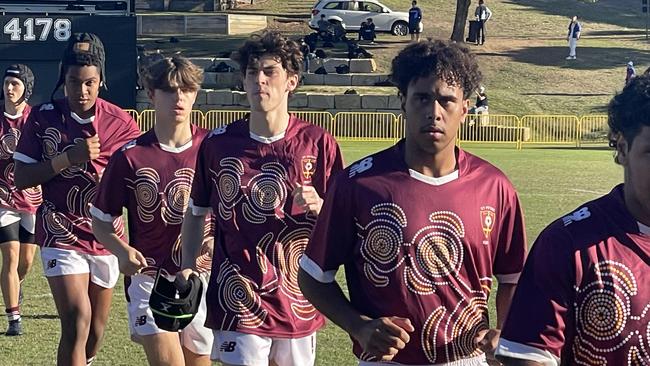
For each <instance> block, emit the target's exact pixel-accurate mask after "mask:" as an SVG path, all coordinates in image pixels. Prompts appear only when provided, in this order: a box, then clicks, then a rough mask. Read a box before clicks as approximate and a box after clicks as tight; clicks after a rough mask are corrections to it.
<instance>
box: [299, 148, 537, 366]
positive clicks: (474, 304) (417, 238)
mask: <svg viewBox="0 0 650 366" xmlns="http://www.w3.org/2000/svg"><path fill="white" fill-rule="evenodd" d="M457 152H458V170H457V171H456V172H454V173H453V174H451V175H449V176H447V177H442V178H431V177H424V176H422V175H421V174H418V173H417V172H415V171H411V170H409V168H408V166H407V165H406V163H405V162H404V142H400V143H399V144H397V145H396V146H393V147H391V148H389V149H387V150H384V151H382V152H379V153H377V154H374V155H371V156H369V157H367V158H365V159H363V160H361V161H359V162H357V163H356V164H353V165H352V166H350V167H348V168H347V169H346V171H345V172H344V173H343V174H341V175H339V176H338V177H337V178H336V180H335V181H334V184H333V185H332V187H331V191H330V193H329V194H328V196H327V198H326V200H325V205H324V207H323V210H322V211H321V214H320V216H319V218H318V222H317V224H316V227H315V228H314V233H313V235H312V239H311V242H310V243H309V246H308V247H307V250H306V252H305V255H304V256H303V258H302V259H301V261H300V266H301V268H303V269H304V270H305V271H306V272H307V273H309V274H310V275H311V276H312V277H314V278H315V279H316V280H318V281H320V282H324V283H329V282H333V281H334V275H335V274H336V271H337V269H338V268H339V266H341V265H344V266H345V273H346V279H347V284H348V290H349V293H350V301H351V303H352V305H353V306H354V307H355V308H356V309H358V310H359V311H360V312H361V313H363V314H365V315H367V316H370V317H373V318H379V317H384V316H386V317H388V316H400V317H405V318H408V319H410V320H411V323H412V324H413V326H414V327H415V332H413V333H412V334H411V341H410V342H409V343H408V344H407V345H406V348H404V349H403V350H401V351H400V352H399V353H398V354H397V356H395V358H394V359H393V361H394V362H397V363H400V364H407V365H408V364H415V365H424V364H438V363H445V362H451V361H455V360H459V359H463V358H469V357H475V356H478V355H480V353H481V352H480V351H479V350H478V349H477V348H476V347H475V346H474V344H473V340H474V337H475V336H476V334H477V332H479V331H480V330H483V329H486V328H488V296H489V293H490V289H491V287H492V276H493V275H496V277H497V279H498V280H499V282H501V283H516V282H517V279H518V275H519V273H520V271H521V269H522V268H523V265H524V260H525V255H526V238H525V232H524V221H523V216H522V212H521V206H520V204H519V200H518V198H517V194H516V193H515V191H514V188H513V187H512V185H511V184H510V182H509V181H508V179H507V178H506V177H505V175H504V174H503V173H501V172H500V171H499V170H498V169H497V168H495V167H494V166H492V165H490V164H489V163H487V162H485V161H483V160H481V159H479V158H477V157H475V156H473V155H471V154H469V153H467V152H465V151H463V150H460V149H458V150H457ZM353 351H354V354H355V355H356V356H357V357H358V358H359V359H361V360H364V361H375V360H374V359H373V358H372V357H370V356H369V355H367V354H365V353H363V352H362V349H361V347H360V346H359V344H358V343H357V342H356V341H354V346H353Z"/></svg>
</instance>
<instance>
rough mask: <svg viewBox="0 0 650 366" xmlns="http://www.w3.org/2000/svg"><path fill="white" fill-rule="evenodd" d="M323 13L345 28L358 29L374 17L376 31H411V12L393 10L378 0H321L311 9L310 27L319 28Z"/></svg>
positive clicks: (406, 32)
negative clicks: (409, 24) (362, 23)
mask: <svg viewBox="0 0 650 366" xmlns="http://www.w3.org/2000/svg"><path fill="white" fill-rule="evenodd" d="M321 15H325V20H327V21H328V22H330V23H341V25H342V26H343V28H344V29H345V30H346V31H348V32H350V31H358V30H359V28H360V27H361V22H365V21H366V19H368V18H372V21H373V23H375V32H389V33H392V34H394V35H396V36H405V35H407V34H408V32H409V27H408V23H409V14H408V13H407V12H402V11H392V10H390V9H389V8H388V7H387V6H386V5H384V4H382V3H380V2H379V1H376V0H362V1H357V0H319V1H318V2H317V3H316V5H314V8H313V9H312V11H311V19H310V20H309V27H310V28H312V29H318V21H320V20H321Z"/></svg>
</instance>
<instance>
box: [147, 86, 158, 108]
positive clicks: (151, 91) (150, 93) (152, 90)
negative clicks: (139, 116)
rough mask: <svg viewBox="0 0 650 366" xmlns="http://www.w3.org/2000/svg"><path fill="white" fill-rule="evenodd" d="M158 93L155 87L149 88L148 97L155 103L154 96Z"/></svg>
mask: <svg viewBox="0 0 650 366" xmlns="http://www.w3.org/2000/svg"><path fill="white" fill-rule="evenodd" d="M155 95H156V91H155V90H154V89H149V88H147V97H149V100H150V101H151V103H152V104H153V97H154V96H155Z"/></svg>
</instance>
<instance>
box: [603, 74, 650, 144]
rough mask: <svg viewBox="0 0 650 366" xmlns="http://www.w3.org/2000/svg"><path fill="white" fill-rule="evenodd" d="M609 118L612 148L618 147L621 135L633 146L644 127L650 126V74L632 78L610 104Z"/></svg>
mask: <svg viewBox="0 0 650 366" xmlns="http://www.w3.org/2000/svg"><path fill="white" fill-rule="evenodd" d="M607 117H608V119H607V124H608V125H609V134H608V138H609V144H610V146H611V147H616V140H617V137H618V136H619V135H622V136H623V137H624V138H625V141H627V142H628V148H629V147H630V146H632V142H633V141H634V138H635V137H636V136H637V135H638V134H639V132H641V129H642V128H643V126H650V74H648V73H644V74H641V75H639V76H637V77H635V78H632V80H630V82H629V83H628V84H627V85H626V86H625V88H623V91H621V92H620V93H618V94H616V95H615V96H614V98H612V100H611V101H610V102H609V105H608V106H607Z"/></svg>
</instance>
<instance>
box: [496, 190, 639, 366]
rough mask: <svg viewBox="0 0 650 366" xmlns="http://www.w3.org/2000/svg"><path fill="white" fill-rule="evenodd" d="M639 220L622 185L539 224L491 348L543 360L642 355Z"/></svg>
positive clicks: (634, 359)
mask: <svg viewBox="0 0 650 366" xmlns="http://www.w3.org/2000/svg"><path fill="white" fill-rule="evenodd" d="M641 227H642V225H640V224H638V223H637V222H636V221H635V219H634V218H633V217H632V215H631V214H630V213H629V212H628V210H627V209H626V208H625V203H624V200H623V185H619V186H618V187H615V188H614V189H613V190H612V191H611V192H610V193H609V194H607V195H605V196H603V197H601V198H599V199H596V200H594V201H591V202H588V203H586V204H585V205H584V206H582V207H580V208H579V209H577V210H576V211H575V212H573V213H572V214H569V215H567V216H565V217H563V218H561V219H559V220H557V221H555V222H554V223H552V224H551V225H550V226H549V227H547V228H546V229H545V230H544V231H543V232H542V233H541V234H540V236H539V238H538V239H537V241H536V242H535V244H534V245H533V248H532V250H531V252H530V256H529V257H528V260H527V262H526V268H525V269H524V271H523V273H522V276H521V280H520V281H519V286H518V287H517V291H516V294H515V297H514V299H513V302H512V306H511V307H510V312H509V314H508V319H507V321H506V324H505V327H504V329H503V332H502V333H501V341H500V343H499V348H498V352H499V354H503V355H506V356H510V357H515V358H530V357H535V358H533V359H538V358H539V359H540V360H548V361H547V363H545V364H549V365H554V364H558V365H559V364H560V361H559V359H560V358H561V364H562V365H603V366H605V365H607V366H614V365H617V366H618V365H646V364H648V363H650V313H649V312H648V311H649V310H650V292H648V290H649V289H650V277H646V276H647V275H648V270H649V269H650V228H647V227H645V229H644V230H643V231H642V229H641ZM522 324H523V326H522ZM522 356H523V357H522Z"/></svg>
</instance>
